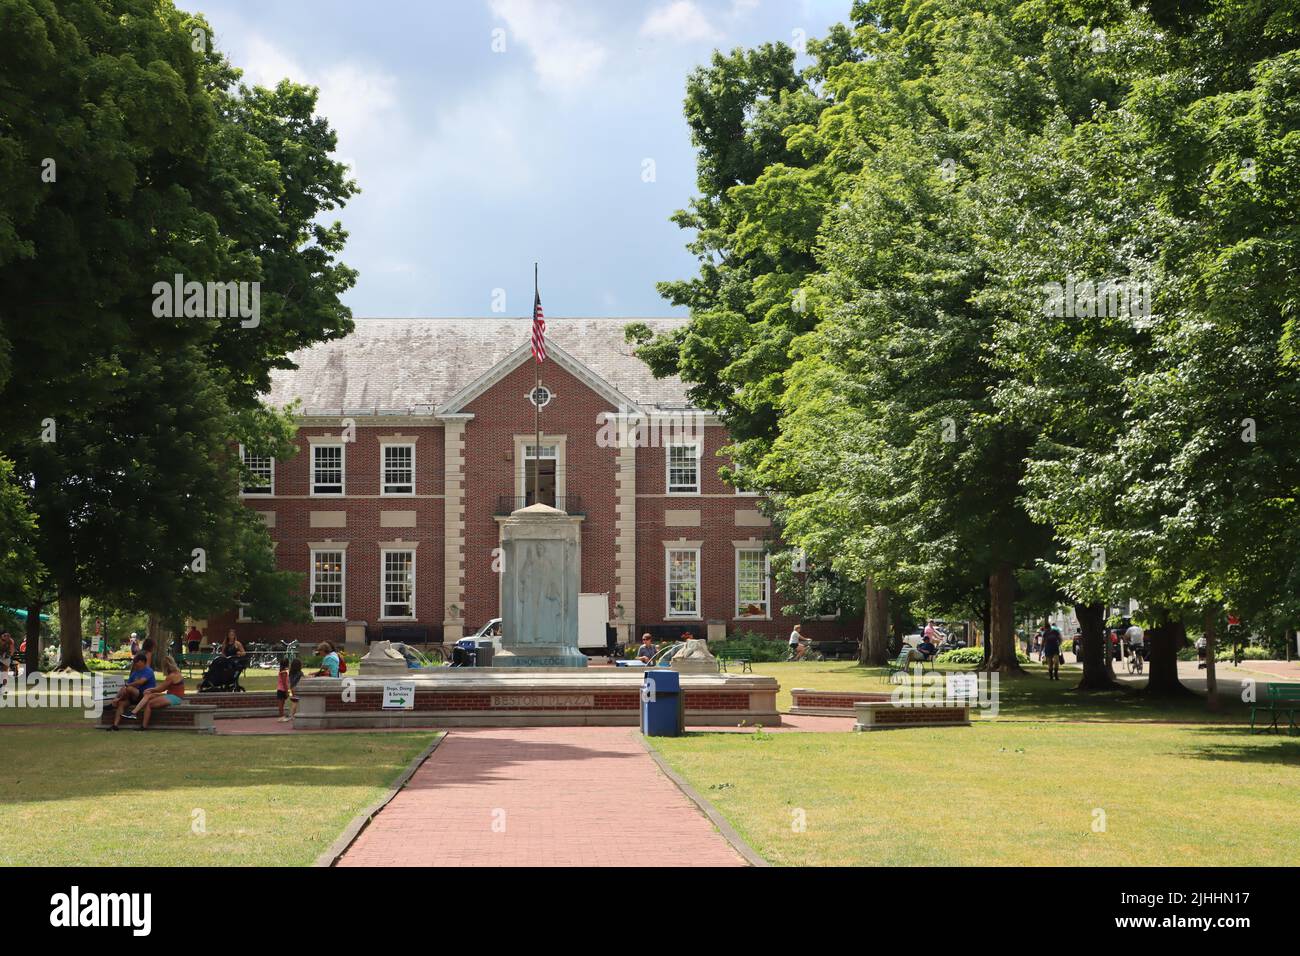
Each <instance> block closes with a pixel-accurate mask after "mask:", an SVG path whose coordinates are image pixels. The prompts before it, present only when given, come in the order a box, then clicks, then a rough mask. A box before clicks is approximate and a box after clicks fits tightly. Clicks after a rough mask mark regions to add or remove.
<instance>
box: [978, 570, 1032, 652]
mask: <svg viewBox="0 0 1300 956" xmlns="http://www.w3.org/2000/svg"><path fill="white" fill-rule="evenodd" d="M1015 594H1016V578H1015V575H1014V574H1013V573H1012V571H1011V566H1010V565H1009V564H1000V565H998V566H997V568H995V569H994V571H993V573H992V574H990V575H989V634H988V641H989V656H988V658H987V664H988V669H989V670H990V671H999V672H1001V673H1003V674H1020V673H1023V671H1022V670H1021V668H1020V662H1019V661H1018V660H1017V659H1016V620H1015Z"/></svg>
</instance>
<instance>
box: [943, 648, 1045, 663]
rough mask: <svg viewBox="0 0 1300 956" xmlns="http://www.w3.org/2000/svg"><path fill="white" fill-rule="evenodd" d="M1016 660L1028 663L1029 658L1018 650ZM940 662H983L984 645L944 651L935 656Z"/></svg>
mask: <svg viewBox="0 0 1300 956" xmlns="http://www.w3.org/2000/svg"><path fill="white" fill-rule="evenodd" d="M1016 660H1018V661H1019V662H1020V663H1022V664H1028V663H1029V658H1028V657H1026V656H1025V655H1024V654H1023V653H1022V652H1021V651H1016ZM935 662H936V663H939V664H983V663H984V648H982V647H959V648H957V650H955V651H944V652H943V653H942V654H940V655H939V656H938V657H936V658H935Z"/></svg>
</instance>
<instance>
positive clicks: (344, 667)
mask: <svg viewBox="0 0 1300 956" xmlns="http://www.w3.org/2000/svg"><path fill="white" fill-rule="evenodd" d="M347 672H348V662H347V661H345V660H344V659H343V657H342V655H340V656H339V673H340V674H346V673H347Z"/></svg>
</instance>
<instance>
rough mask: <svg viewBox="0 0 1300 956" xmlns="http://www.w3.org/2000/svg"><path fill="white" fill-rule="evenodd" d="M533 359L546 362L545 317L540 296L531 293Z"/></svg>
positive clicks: (534, 292)
mask: <svg viewBox="0 0 1300 956" xmlns="http://www.w3.org/2000/svg"><path fill="white" fill-rule="evenodd" d="M533 358H534V359H536V360H537V361H538V362H539V363H540V362H545V361H546V316H544V315H542V296H541V293H540V292H537V291H536V290H534V291H533Z"/></svg>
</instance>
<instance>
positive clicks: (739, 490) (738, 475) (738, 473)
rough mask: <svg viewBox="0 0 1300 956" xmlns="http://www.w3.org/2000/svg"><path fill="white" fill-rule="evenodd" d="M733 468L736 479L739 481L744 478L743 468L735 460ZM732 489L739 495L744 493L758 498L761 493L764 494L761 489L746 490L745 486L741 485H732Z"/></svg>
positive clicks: (746, 495) (749, 496) (748, 496)
mask: <svg viewBox="0 0 1300 956" xmlns="http://www.w3.org/2000/svg"><path fill="white" fill-rule="evenodd" d="M731 470H732V471H734V472H735V473H736V479H737V480H738V481H743V480H744V477H743V476H744V473H743V471H742V470H741V467H740V466H739V465H737V464H735V463H734V462H733V463H732V465H731ZM732 491H734V492H735V493H736V494H738V495H744V496H745V497H747V498H757V497H758V496H759V495H761V494H762V492H761V491H746V490H745V489H744V488H741V487H740V485H732Z"/></svg>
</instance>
